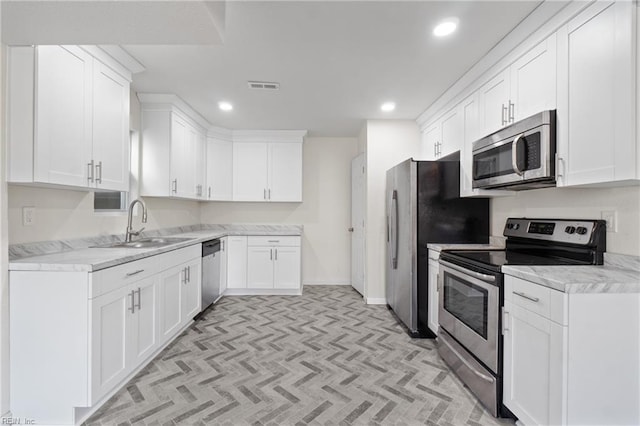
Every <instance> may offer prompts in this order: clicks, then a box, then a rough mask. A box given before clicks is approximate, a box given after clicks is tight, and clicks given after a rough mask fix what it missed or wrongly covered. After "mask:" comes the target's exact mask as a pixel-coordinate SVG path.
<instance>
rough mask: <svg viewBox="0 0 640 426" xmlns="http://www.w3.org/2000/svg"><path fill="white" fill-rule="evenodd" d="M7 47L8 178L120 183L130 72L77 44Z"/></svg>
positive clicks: (94, 185)
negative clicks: (104, 60)
mask: <svg viewBox="0 0 640 426" xmlns="http://www.w3.org/2000/svg"><path fill="white" fill-rule="evenodd" d="M8 51H9V53H8V57H9V61H8V62H9V66H8V74H9V84H8V94H9V96H8V99H9V101H8V129H9V130H8V151H9V152H8V160H9V164H8V171H9V173H8V181H9V182H19V183H36V184H53V185H64V186H69V187H81V188H87V189H105V190H115V191H127V190H128V189H129V85H130V80H131V76H130V73H129V72H128V71H126V70H124V69H123V68H122V67H121V66H119V65H118V64H110V63H109V64H105V63H103V62H102V59H104V58H101V60H98V59H96V58H95V57H94V56H92V55H91V54H90V53H89V52H88V51H87V50H85V49H83V48H81V47H79V46H36V47H33V46H29V47H24V46H20V47H10V48H9V49H8ZM112 65H113V67H112ZM116 70H117V71H116Z"/></svg>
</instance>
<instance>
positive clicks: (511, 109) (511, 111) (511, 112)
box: [509, 99, 516, 123]
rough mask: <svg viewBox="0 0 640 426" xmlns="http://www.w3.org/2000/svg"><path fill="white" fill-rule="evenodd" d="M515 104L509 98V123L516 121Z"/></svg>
mask: <svg viewBox="0 0 640 426" xmlns="http://www.w3.org/2000/svg"><path fill="white" fill-rule="evenodd" d="M515 115H516V104H514V103H512V102H511V99H509V123H513V122H515V121H516V117H515Z"/></svg>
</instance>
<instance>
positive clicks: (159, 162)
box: [138, 93, 208, 200]
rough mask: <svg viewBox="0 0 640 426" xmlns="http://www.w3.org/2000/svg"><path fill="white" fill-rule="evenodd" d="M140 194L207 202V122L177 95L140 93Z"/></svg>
mask: <svg viewBox="0 0 640 426" xmlns="http://www.w3.org/2000/svg"><path fill="white" fill-rule="evenodd" d="M138 98H139V99H140V102H141V105H142V170H141V181H140V195H143V196H150V197H176V198H187V199H195V200H199V199H205V198H206V195H207V194H205V185H206V176H205V174H206V173H205V171H206V164H205V162H206V155H205V152H206V151H205V150H206V138H205V134H206V128H207V127H208V123H207V122H206V121H205V120H204V119H203V118H202V117H200V115H199V114H197V113H196V112H195V111H193V110H192V109H191V108H190V107H189V106H188V105H186V104H185V103H184V102H182V101H181V100H180V99H179V98H178V97H177V96H174V95H162V94H148V93H147V94H143V93H139V94H138Z"/></svg>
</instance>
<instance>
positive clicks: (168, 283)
mask: <svg viewBox="0 0 640 426" xmlns="http://www.w3.org/2000/svg"><path fill="white" fill-rule="evenodd" d="M185 278H186V268H185V266H184V265H181V266H176V267H175V268H171V269H169V270H167V271H165V272H163V273H162V274H160V282H159V283H158V285H159V291H160V294H159V299H160V311H159V312H160V341H161V342H166V341H167V340H168V339H169V338H171V337H173V335H174V334H175V333H176V332H177V331H178V329H179V328H180V324H181V315H180V308H181V304H182V302H181V300H180V295H181V292H182V286H183V285H184V284H183V283H184V280H185Z"/></svg>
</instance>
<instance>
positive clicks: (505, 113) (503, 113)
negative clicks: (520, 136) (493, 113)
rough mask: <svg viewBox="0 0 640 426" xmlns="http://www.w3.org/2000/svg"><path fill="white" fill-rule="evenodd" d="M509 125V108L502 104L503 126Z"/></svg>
mask: <svg viewBox="0 0 640 426" xmlns="http://www.w3.org/2000/svg"><path fill="white" fill-rule="evenodd" d="M506 124H507V107H506V106H505V105H504V104H502V125H503V126H504V125H506Z"/></svg>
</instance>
